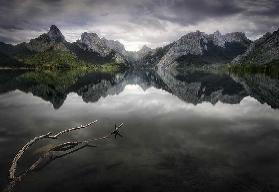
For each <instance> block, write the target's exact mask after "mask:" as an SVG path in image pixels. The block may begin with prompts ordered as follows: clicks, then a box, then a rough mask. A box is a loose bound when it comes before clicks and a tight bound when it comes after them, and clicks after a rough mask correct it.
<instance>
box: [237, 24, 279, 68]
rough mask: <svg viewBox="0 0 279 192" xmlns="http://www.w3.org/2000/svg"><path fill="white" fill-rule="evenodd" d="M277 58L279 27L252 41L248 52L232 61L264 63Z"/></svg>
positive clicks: (278, 52)
mask: <svg viewBox="0 0 279 192" xmlns="http://www.w3.org/2000/svg"><path fill="white" fill-rule="evenodd" d="M276 60H279V29H278V30H277V31H274V32H273V33H272V34H271V33H266V34H265V35H263V36H262V37H261V38H259V39H257V40H256V41H254V42H253V43H251V45H250V46H249V48H248V49H247V50H246V52H245V53H244V54H242V55H239V56H237V57H236V58H235V59H234V60H233V61H232V63H233V64H252V65H264V64H268V63H270V62H273V61H276Z"/></svg>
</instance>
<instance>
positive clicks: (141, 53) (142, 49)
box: [138, 45, 153, 55]
mask: <svg viewBox="0 0 279 192" xmlns="http://www.w3.org/2000/svg"><path fill="white" fill-rule="evenodd" d="M152 51H153V49H151V48H150V47H147V46H146V45H144V46H142V48H141V49H140V50H139V51H138V54H140V55H145V54H147V53H149V52H152Z"/></svg>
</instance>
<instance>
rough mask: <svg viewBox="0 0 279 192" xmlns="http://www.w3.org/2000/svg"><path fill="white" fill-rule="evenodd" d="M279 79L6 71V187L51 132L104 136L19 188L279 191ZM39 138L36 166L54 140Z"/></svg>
mask: <svg viewBox="0 0 279 192" xmlns="http://www.w3.org/2000/svg"><path fill="white" fill-rule="evenodd" d="M278 95H279V79H278V78H276V77H270V76H266V75H263V74H245V75H243V74H242V75H236V74H225V73H217V72H206V71H184V72H180V73H169V72H159V73H157V72H155V71H151V70H137V71H124V72H119V73H97V72H76V71H57V72H51V71H46V72H38V71H37V72H35V71H8V70H3V71H0V122H1V124H0V154H1V155H0V189H4V188H5V186H6V185H7V184H8V170H9V167H10V165H11V162H12V159H13V158H14V155H15V154H16V152H17V151H18V150H19V149H20V148H21V147H22V146H23V145H24V144H25V143H26V142H27V141H29V140H30V139H32V138H33V137H35V136H38V135H42V134H45V133H47V132H49V131H51V132H54V133H55V132H59V131H61V130H64V129H67V128H70V127H74V126H78V125H80V124H85V123H88V122H90V121H93V120H95V119H97V120H98V123H97V124H96V125H95V126H93V127H92V128H87V129H83V130H78V131H74V132H71V133H69V134H67V135H64V136H63V138H62V139H63V140H67V141H68V140H84V139H88V138H94V137H99V136H102V135H105V134H107V133H109V132H110V131H111V130H113V128H114V124H115V123H116V124H120V123H121V122H123V123H124V126H123V127H122V128H121V134H122V135H123V137H121V138H120V137H119V138H117V139H114V138H112V139H109V140H105V141H101V142H100V141H99V142H95V143H94V145H96V146H97V147H93V148H89V147H88V148H84V149H81V150H79V151H76V152H74V153H72V154H70V155H67V156H65V157H63V158H60V159H57V160H55V161H53V162H51V163H50V164H48V165H47V166H46V167H44V168H43V169H41V170H38V171H37V172H33V173H31V174H29V175H27V176H26V177H25V178H24V179H23V180H22V181H21V182H20V183H18V185H17V186H16V187H15V191H20V192H24V191H40V192H47V191H52V192H55V191H60V192H61V191H98V192H101V191H111V192H114V191H121V192H125V191H133V192H137V191H138V192H139V191H152V192H153V191H167V192H169V191H174V192H175V191H189V192H191V191H195V192H196V191H214V192H216V191H222V192H223V191H227V192H228V191H245V192H247V191H278V190H279V110H278V108H279V98H278ZM53 142H58V141H49V142H46V141H44V142H42V143H40V144H38V146H32V148H31V149H30V150H29V151H28V152H27V154H26V155H25V156H24V157H23V159H22V160H21V161H20V163H19V171H22V170H24V169H25V168H28V166H30V165H31V164H32V163H33V161H34V160H36V157H38V155H39V154H40V151H42V150H43V148H44V147H45V146H49V145H51V144H52V143H53Z"/></svg>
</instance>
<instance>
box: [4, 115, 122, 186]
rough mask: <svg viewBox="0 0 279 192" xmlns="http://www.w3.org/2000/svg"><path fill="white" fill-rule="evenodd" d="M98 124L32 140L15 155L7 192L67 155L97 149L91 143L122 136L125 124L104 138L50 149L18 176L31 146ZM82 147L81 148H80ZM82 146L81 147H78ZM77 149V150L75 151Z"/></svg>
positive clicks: (70, 142) (60, 145)
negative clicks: (34, 172) (25, 154)
mask: <svg viewBox="0 0 279 192" xmlns="http://www.w3.org/2000/svg"><path fill="white" fill-rule="evenodd" d="M96 122H97V120H95V121H93V122H90V123H88V124H86V125H80V126H78V127H73V128H70V129H66V130H63V131H60V132H58V133H56V134H54V135H52V133H51V132H49V133H47V134H45V135H41V136H38V137H35V138H33V139H32V140H30V141H29V142H27V143H26V144H25V145H24V146H23V147H22V148H21V149H20V150H19V151H18V153H17V154H16V155H15V157H14V159H13V161H12V165H11V167H10V169H9V180H10V183H9V185H8V186H7V188H6V190H5V191H13V188H14V187H15V185H16V183H17V182H20V181H21V180H22V178H23V177H24V176H25V175H27V174H28V173H30V172H33V171H35V170H39V169H41V168H43V167H45V166H46V165H47V164H49V163H50V162H51V161H53V160H55V159H57V158H61V157H64V156H66V155H69V154H71V153H74V152H76V151H78V150H80V149H83V148H85V147H96V146H94V145H90V143H91V142H94V141H99V140H104V139H108V138H109V137H111V136H112V135H114V136H115V138H116V136H117V135H118V136H121V137H122V135H120V133H119V128H120V127H122V126H123V123H121V124H120V125H119V126H116V125H115V127H114V130H113V131H112V132H111V133H109V134H107V135H105V136H102V137H99V138H92V139H88V140H83V141H68V142H65V143H62V144H59V145H56V146H54V147H52V148H51V149H49V150H48V151H47V152H45V153H44V154H43V155H41V156H40V157H39V159H38V160H37V161H35V162H34V163H33V164H32V165H31V166H30V167H29V168H28V169H27V170H26V171H25V172H24V173H22V174H20V175H19V176H17V175H16V170H17V165H18V162H19V160H20V159H21V157H22V156H23V154H24V152H25V151H26V150H27V149H29V148H30V146H32V145H33V144H35V143H37V142H38V141H40V140H42V139H58V137H59V136H60V135H63V134H65V133H69V132H71V131H75V130H79V129H83V128H87V127H89V126H91V125H93V124H95V123H96ZM80 145H81V146H80ZM78 146H80V147H78ZM74 148H75V149H74ZM58 152H66V153H64V154H61V153H60V154H59V153H58Z"/></svg>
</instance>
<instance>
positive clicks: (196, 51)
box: [158, 31, 251, 68]
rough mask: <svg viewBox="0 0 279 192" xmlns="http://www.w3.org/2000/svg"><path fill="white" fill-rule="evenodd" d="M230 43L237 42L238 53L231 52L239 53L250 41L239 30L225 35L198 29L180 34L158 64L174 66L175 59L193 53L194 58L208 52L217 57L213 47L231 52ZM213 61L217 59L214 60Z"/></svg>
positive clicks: (164, 66) (167, 66) (175, 63)
mask: <svg viewBox="0 0 279 192" xmlns="http://www.w3.org/2000/svg"><path fill="white" fill-rule="evenodd" d="M231 43H237V45H236V46H238V47H239V50H238V52H240V53H238V52H237V51H235V52H233V53H232V54H236V53H237V54H241V53H242V52H243V49H244V51H245V49H246V48H247V47H248V46H249V45H250V43H251V41H250V40H249V39H247V37H246V36H245V34H244V33H239V32H235V33H228V34H225V35H222V34H221V33H220V32H219V31H216V32H214V33H213V34H210V35H207V34H205V33H204V32H200V31H196V32H190V33H188V34H186V35H184V36H182V37H181V38H180V39H179V40H178V41H176V42H175V43H174V44H173V45H172V46H171V48H170V49H169V50H168V52H167V53H166V54H165V55H164V56H163V57H162V59H161V60H160V62H159V63H158V66H159V67H163V68H169V67H171V66H175V65H177V64H178V63H177V60H178V59H179V58H181V57H182V56H189V58H190V57H191V56H193V55H195V58H197V57H199V58H202V57H203V56H204V55H205V54H209V53H210V54H211V57H212V58H214V56H213V55H214V54H216V57H217V52H216V51H215V52H214V51H213V50H214V49H218V50H219V51H220V52H224V54H228V52H230V53H231V52H232V50H230V44H231ZM228 56H229V57H235V56H236V55H235V56H234V55H233V56H232V55H230V54H228ZM224 58H227V57H224ZM184 59H185V57H184ZM190 60H191V59H190ZM220 60H221V58H220ZM214 62H217V61H215V60H214Z"/></svg>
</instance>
